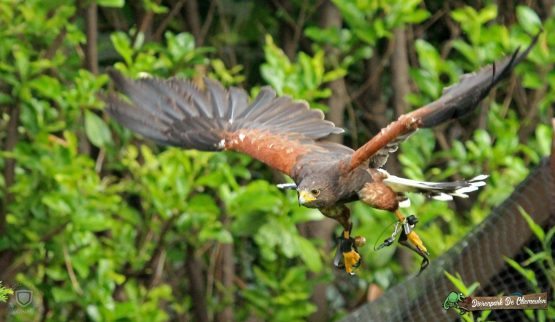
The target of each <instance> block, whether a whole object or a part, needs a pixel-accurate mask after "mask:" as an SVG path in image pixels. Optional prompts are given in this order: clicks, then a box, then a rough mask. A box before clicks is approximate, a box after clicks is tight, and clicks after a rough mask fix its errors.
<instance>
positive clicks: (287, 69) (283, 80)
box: [260, 35, 346, 109]
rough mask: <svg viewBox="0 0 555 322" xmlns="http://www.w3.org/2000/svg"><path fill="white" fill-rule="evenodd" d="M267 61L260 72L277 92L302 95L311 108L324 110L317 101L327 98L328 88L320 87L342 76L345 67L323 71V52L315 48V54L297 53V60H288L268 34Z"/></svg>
mask: <svg viewBox="0 0 555 322" xmlns="http://www.w3.org/2000/svg"><path fill="white" fill-rule="evenodd" d="M264 53H265V58H266V62H265V63H264V64H262V66H261V67H260V73H261V74H262V77H263V78H264V80H265V81H266V82H268V84H270V85H271V86H272V87H273V88H274V89H275V90H276V91H277V93H278V94H280V95H284V94H287V95H291V96H293V97H298V98H303V99H304V100H306V101H308V102H309V103H310V105H311V106H312V107H316V108H319V109H327V108H326V106H325V105H322V104H321V103H318V100H320V99H322V98H327V97H329V96H330V95H331V94H332V93H331V90H330V89H329V88H322V85H323V83H325V82H329V81H332V80H334V79H337V78H339V77H342V76H344V75H345V73H346V71H345V70H344V69H341V68H338V69H334V70H331V71H326V70H325V67H324V51H323V50H317V51H316V53H315V54H314V56H312V57H311V56H309V55H307V54H306V53H303V52H301V53H299V55H298V61H297V62H291V61H290V60H289V58H287V56H286V55H285V53H284V52H283V50H281V49H280V48H279V47H277V46H276V44H275V43H274V41H273V39H272V37H271V36H269V35H267V36H266V45H265V46H264Z"/></svg>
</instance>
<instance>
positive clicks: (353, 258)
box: [343, 250, 360, 274]
mask: <svg viewBox="0 0 555 322" xmlns="http://www.w3.org/2000/svg"><path fill="white" fill-rule="evenodd" d="M343 263H344V264H345V271H346V272H347V273H349V274H354V273H353V267H357V266H358V265H359V263H360V255H359V254H358V253H357V252H356V251H354V250H351V251H349V252H345V253H343Z"/></svg>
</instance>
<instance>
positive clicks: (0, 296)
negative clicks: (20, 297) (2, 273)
mask: <svg viewBox="0 0 555 322" xmlns="http://www.w3.org/2000/svg"><path fill="white" fill-rule="evenodd" d="M12 294H13V290H12V289H11V288H9V287H5V286H4V285H2V282H0V302H7V301H8V296H9V295H12Z"/></svg>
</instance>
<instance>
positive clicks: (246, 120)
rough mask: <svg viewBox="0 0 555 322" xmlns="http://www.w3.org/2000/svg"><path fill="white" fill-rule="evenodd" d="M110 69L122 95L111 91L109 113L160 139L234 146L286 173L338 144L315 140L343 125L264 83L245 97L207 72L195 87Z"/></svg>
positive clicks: (208, 147) (201, 146)
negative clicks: (253, 94) (202, 84)
mask: <svg viewBox="0 0 555 322" xmlns="http://www.w3.org/2000/svg"><path fill="white" fill-rule="evenodd" d="M109 74H110V76H111V78H112V80H113V81H114V83H115V85H116V87H117V88H118V89H119V91H121V92H123V93H124V94H125V96H127V99H125V98H124V97H121V96H119V95H116V94H115V93H111V94H110V95H109V96H108V98H107V103H108V108H107V111H108V113H109V114H110V115H111V116H112V117H113V118H114V119H116V120H117V121H118V122H120V123H121V124H122V125H123V126H125V127H127V128H129V129H131V130H133V131H134V132H137V133H139V134H141V135H143V136H144V137H146V138H149V139H151V140H153V141H155V142H157V143H160V144H163V145H173V146H179V147H183V148H187V149H197V150H203V151H219V150H234V151H239V152H243V153H246V154H248V155H250V156H252V157H254V158H256V159H258V160H260V161H262V162H264V163H266V164H268V165H269V166H271V167H273V168H275V169H277V170H280V171H282V172H284V173H285V174H288V175H291V172H292V170H293V167H294V166H295V164H296V163H297V161H298V160H299V159H300V158H301V157H304V156H306V155H309V154H319V153H326V152H327V151H329V150H330V149H331V150H334V149H339V148H340V146H339V145H338V146H336V147H333V146H329V145H326V144H321V143H319V142H316V140H318V139H320V138H323V137H326V136H328V135H329V134H332V133H342V132H343V129H341V128H338V127H335V126H334V124H333V123H332V122H329V121H325V120H324V114H323V113H322V111H320V110H313V109H310V108H309V106H308V104H307V103H306V102H304V101H293V100H292V99H291V98H290V97H286V96H284V97H276V93H275V91H274V90H272V89H271V88H269V87H264V88H262V90H261V91H260V93H259V94H258V96H257V97H256V98H255V99H254V100H253V101H252V102H251V103H249V101H248V98H249V97H248V95H247V93H246V92H245V91H244V90H243V89H240V88H236V87H232V88H230V89H228V90H226V89H224V88H223V87H222V86H221V84H220V83H218V82H216V81H213V80H210V79H208V78H206V79H205V87H206V88H205V90H200V89H199V88H197V87H196V86H195V85H193V83H191V82H190V81H187V80H182V79H178V78H171V79H168V80H161V79H157V78H150V77H149V78H142V79H139V80H131V79H129V78H126V77H124V76H123V75H121V74H120V73H119V72H116V71H115V70H111V71H110V72H109Z"/></svg>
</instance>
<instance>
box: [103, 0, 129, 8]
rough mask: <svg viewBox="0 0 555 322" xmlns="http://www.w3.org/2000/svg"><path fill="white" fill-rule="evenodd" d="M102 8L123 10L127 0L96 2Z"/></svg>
mask: <svg viewBox="0 0 555 322" xmlns="http://www.w3.org/2000/svg"><path fill="white" fill-rule="evenodd" d="M96 3H97V4H98V5H99V6H101V7H111V8H121V7H123V6H124V5H125V0H96Z"/></svg>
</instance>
